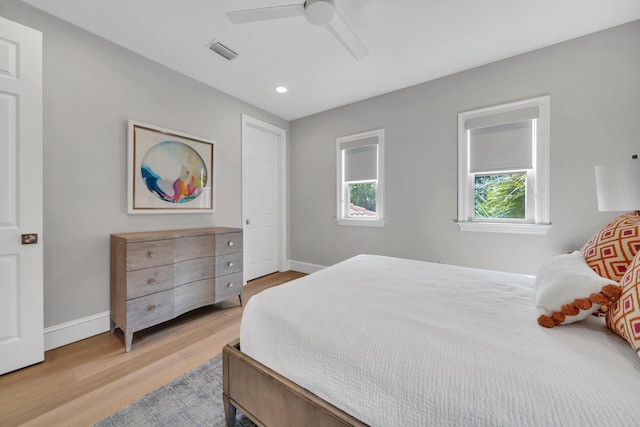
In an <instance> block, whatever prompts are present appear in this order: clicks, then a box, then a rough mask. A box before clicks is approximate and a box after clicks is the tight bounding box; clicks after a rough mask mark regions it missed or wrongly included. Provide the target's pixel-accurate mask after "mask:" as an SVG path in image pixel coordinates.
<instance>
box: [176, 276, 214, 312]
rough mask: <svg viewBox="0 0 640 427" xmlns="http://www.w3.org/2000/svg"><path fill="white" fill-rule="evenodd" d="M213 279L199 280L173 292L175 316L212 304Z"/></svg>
mask: <svg viewBox="0 0 640 427" xmlns="http://www.w3.org/2000/svg"><path fill="white" fill-rule="evenodd" d="M214 297H215V295H214V279H208V280H201V281H199V282H193V283H188V284H186V285H182V286H180V287H177V288H176V289H175V290H174V304H175V306H174V309H175V315H176V316H179V315H181V314H182V313H186V312H187V311H190V310H193V309H195V308H198V307H203V306H205V305H209V304H213V303H214V302H215V300H214Z"/></svg>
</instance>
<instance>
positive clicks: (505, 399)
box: [240, 255, 640, 427]
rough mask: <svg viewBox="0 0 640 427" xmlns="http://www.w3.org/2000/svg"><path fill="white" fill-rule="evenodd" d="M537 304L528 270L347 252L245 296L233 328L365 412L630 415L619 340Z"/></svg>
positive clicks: (293, 373)
mask: <svg viewBox="0 0 640 427" xmlns="http://www.w3.org/2000/svg"><path fill="white" fill-rule="evenodd" d="M536 318H537V313H536V311H535V297H534V288H533V277H530V276H523V275H518V274H510V273H501V272H495V271H486V270H477V269H470V268H461V267H454V266H448V265H441V264H431V263H425V262H420V261H410V260H404V259H396V258H390V257H381V256H370V255H359V256H357V257H354V258H351V259H349V260H347V261H344V262H342V263H339V264H336V265H334V266H332V267H329V268H326V269H324V270H322V271H319V272H317V273H314V274H311V275H309V276H306V277H303V278H301V279H298V280H295V281H293V282H289V283H286V284H284V285H281V286H278V287H275V288H271V289H269V290H266V291H264V292H261V293H260V294H258V295H255V296H254V297H252V298H251V300H250V301H249V303H248V304H247V306H246V308H245V311H244V315H243V318H242V326H241V333H240V342H241V348H242V351H243V352H244V353H246V354H248V355H250V356H251V357H253V358H255V359H256V360H258V361H260V362H262V363H263V364H265V365H267V366H269V367H270V368H272V369H274V370H275V371H277V372H279V373H281V374H283V375H285V376H286V377H288V378H289V379H291V380H292V381H294V382H296V383H297V384H299V385H301V386H302V387H304V388H306V389H308V390H310V391H311V392H313V393H315V394H316V395H318V396H320V397H321V398H323V399H325V400H327V401H328V402H331V403H332V404H334V405H335V406H337V407H339V408H341V409H342V410H344V411H346V412H348V413H350V414H352V415H353V416H355V417H356V418H358V419H360V420H361V421H363V422H365V423H367V424H370V425H372V426H403V427H409V426H570V425H576V426H578V425H580V426H582V425H595V426H624V425H638V424H639V423H640V358H638V357H637V356H636V354H635V353H634V352H633V350H632V349H631V347H630V346H629V345H628V344H627V343H626V342H625V341H623V340H622V339H621V338H619V337H618V336H617V335H615V334H614V333H612V332H610V331H609V330H608V329H606V327H605V326H604V323H603V322H602V321H601V319H597V318H589V319H587V320H586V321H583V322H580V323H576V324H573V325H568V326H558V327H555V328H553V329H545V328H542V327H540V326H538V324H537V322H536Z"/></svg>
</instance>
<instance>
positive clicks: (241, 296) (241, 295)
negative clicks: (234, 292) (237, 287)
mask: <svg viewBox="0 0 640 427" xmlns="http://www.w3.org/2000/svg"><path fill="white" fill-rule="evenodd" d="M243 296H244V292H243V293H241V294H240V295H238V299H239V300H240V305H244V302H243V301H242V298H243Z"/></svg>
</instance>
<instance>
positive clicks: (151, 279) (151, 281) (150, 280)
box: [147, 277, 156, 284]
mask: <svg viewBox="0 0 640 427" xmlns="http://www.w3.org/2000/svg"><path fill="white" fill-rule="evenodd" d="M147 283H148V284H152V283H156V279H154V278H153V277H151V278H149V280H147Z"/></svg>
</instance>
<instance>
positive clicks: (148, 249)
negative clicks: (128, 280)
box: [127, 239, 175, 271]
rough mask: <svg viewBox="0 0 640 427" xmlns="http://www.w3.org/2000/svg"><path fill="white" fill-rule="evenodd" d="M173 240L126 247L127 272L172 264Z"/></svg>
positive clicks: (139, 243)
mask: <svg viewBox="0 0 640 427" xmlns="http://www.w3.org/2000/svg"><path fill="white" fill-rule="evenodd" d="M174 250H175V240H172V239H168V240H154V241H151V242H138V243H130V244H128V245H127V271H131V270H140V269H142V268H149V267H157V266H160V265H167V264H173V261H174Z"/></svg>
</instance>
